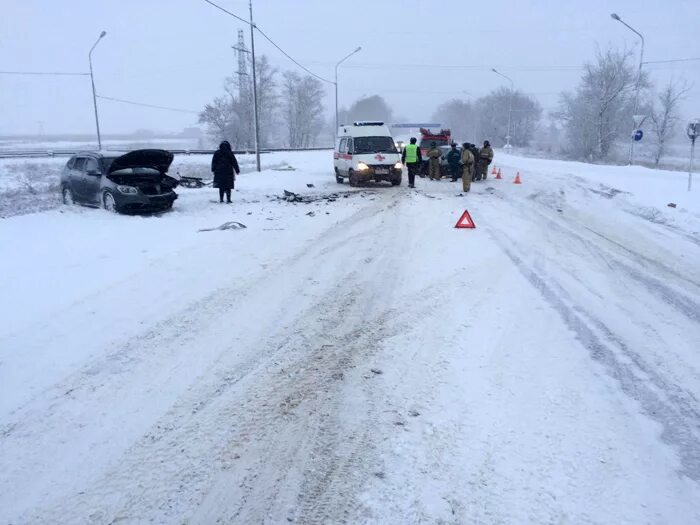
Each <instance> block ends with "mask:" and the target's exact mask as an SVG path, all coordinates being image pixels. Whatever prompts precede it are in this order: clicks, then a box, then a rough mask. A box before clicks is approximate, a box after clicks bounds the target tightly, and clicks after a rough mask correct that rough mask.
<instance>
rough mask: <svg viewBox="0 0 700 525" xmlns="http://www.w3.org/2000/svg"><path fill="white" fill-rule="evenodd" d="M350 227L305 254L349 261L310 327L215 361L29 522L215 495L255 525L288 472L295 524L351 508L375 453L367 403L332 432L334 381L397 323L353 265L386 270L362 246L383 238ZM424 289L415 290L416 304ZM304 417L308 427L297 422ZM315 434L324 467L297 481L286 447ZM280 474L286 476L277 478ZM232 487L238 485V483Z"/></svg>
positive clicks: (180, 510)
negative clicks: (295, 487) (364, 239)
mask: <svg viewBox="0 0 700 525" xmlns="http://www.w3.org/2000/svg"><path fill="white" fill-rule="evenodd" d="M371 226H372V225H369V226H368V229H370V230H371ZM375 230H376V226H375ZM387 231H388V230H387ZM392 233H394V232H391V233H389V235H391V234H392ZM349 235H353V236H354V235H356V232H355V231H351V230H347V231H343V230H339V231H338V233H337V234H333V235H329V239H326V240H324V242H322V243H321V246H319V247H318V249H314V250H313V253H309V254H307V255H308V257H309V258H310V259H313V257H314V255H315V254H316V253H320V251H324V250H326V252H325V253H326V254H327V255H328V254H330V252H328V251H327V250H328V248H329V246H330V245H331V244H335V245H336V250H343V249H344V250H346V251H347V252H348V254H347V256H346V257H344V260H347V261H348V265H349V266H351V268H348V270H347V271H346V272H345V274H344V275H343V274H341V275H339V276H338V277H339V284H338V285H337V286H336V288H335V289H334V290H333V291H332V292H331V293H330V294H329V295H327V296H324V297H322V298H321V299H320V300H319V301H317V302H315V303H314V304H313V305H311V307H310V309H308V310H305V311H302V312H299V313H298V314H297V316H296V320H297V322H298V324H299V325H304V323H305V320H307V321H306V324H307V325H308V319H317V320H318V321H317V322H316V323H314V325H312V326H305V331H306V333H304V331H301V330H295V331H293V332H292V333H291V334H290V333H288V332H286V331H285V329H284V327H282V328H277V329H276V330H275V331H274V332H273V333H271V334H270V336H269V337H268V339H267V341H266V342H265V343H263V344H262V348H260V349H259V350H260V351H259V352H258V353H259V357H258V359H252V360H249V361H244V362H243V363H241V362H240V361H239V360H233V359H231V360H230V361H231V362H228V363H227V360H226V359H225V356H224V357H222V358H221V359H220V360H219V361H218V362H217V363H216V367H215V368H214V367H213V365H212V372H215V373H211V374H209V375H207V376H206V377H203V378H202V379H200V381H199V382H198V384H196V385H193V386H192V387H191V388H190V389H189V390H188V391H187V392H186V393H185V395H184V396H181V398H180V399H179V400H178V402H177V403H176V404H175V405H174V406H173V407H172V408H171V410H170V411H169V412H168V413H167V414H166V415H165V416H163V417H162V418H160V420H159V421H158V422H157V423H156V424H155V425H154V426H153V427H152V429H151V430H150V431H149V432H148V433H146V434H145V435H144V436H143V437H142V438H141V439H140V440H139V441H138V442H137V443H135V444H134V445H133V446H132V447H131V449H130V450H128V451H127V452H126V453H125V454H124V455H123V456H122V457H121V459H120V461H119V463H118V464H116V465H114V466H113V467H112V468H110V469H109V470H108V471H106V472H105V473H104V475H102V476H101V477H100V478H98V479H95V480H93V481H91V482H90V484H89V488H86V489H85V490H83V491H81V493H79V494H75V495H73V496H72V497H70V498H68V499H67V500H65V501H57V502H54V503H53V504H52V503H50V502H47V506H46V507H45V508H43V509H41V510H40V509H37V510H36V511H35V512H31V513H29V514H27V515H26V516H25V518H26V519H27V520H28V521H51V516H62V517H65V519H66V521H88V522H109V521H116V520H131V521H144V520H148V519H151V520H154V519H155V520H156V521H162V520H164V519H165V520H166V521H167V520H168V519H175V517H182V516H186V515H188V514H189V513H191V512H192V511H193V509H195V508H197V507H198V506H199V505H200V504H201V502H202V500H204V499H205V498H206V500H207V501H213V502H215V503H217V504H215V505H214V506H213V508H210V509H209V510H210V513H209V514H208V515H209V516H217V517H218V518H219V519H220V521H223V522H227V521H230V520H229V519H228V518H231V517H236V516H237V517H238V518H239V519H240V520H242V521H245V522H249V521H251V520H252V521H254V522H259V521H264V520H265V516H267V515H268V514H269V513H270V512H272V509H275V508H277V507H276V503H277V502H278V501H279V499H276V498H275V497H274V495H275V494H278V495H279V496H280V497H285V495H286V497H288V496H289V495H288V491H289V486H288V485H287V483H285V479H286V478H285V476H287V477H288V478H289V481H290V482H291V481H293V480H294V478H298V479H303V482H300V483H301V485H300V486H302V487H303V489H302V490H301V492H300V494H299V500H298V502H297V503H296V508H297V509H298V510H297V511H296V512H298V515H299V516H300V519H301V520H302V521H303V520H307V521H311V522H313V521H314V520H317V519H318V520H320V521H325V520H326V518H324V517H328V516H330V517H332V518H330V520H331V521H335V520H336V519H338V520H340V516H341V515H345V512H346V511H347V512H348V513H352V512H355V511H356V509H357V503H353V492H355V491H357V490H359V485H360V484H361V482H362V473H363V472H364V471H363V468H364V467H363V466H364V465H367V462H368V461H369V459H368V458H369V457H370V456H371V447H370V446H369V445H368V441H367V440H368V437H369V436H370V435H371V434H372V427H371V420H370V413H371V411H372V406H371V404H369V405H368V406H367V411H366V412H365V415H364V416H363V418H362V421H363V423H362V424H361V425H359V426H358V428H356V429H355V430H353V431H351V432H348V433H347V434H342V433H338V431H337V430H334V428H335V426H336V425H335V424H334V418H335V417H338V414H337V413H336V411H337V408H338V405H337V404H336V401H335V399H336V395H337V391H338V390H337V389H338V386H339V385H341V384H342V383H343V376H344V374H345V373H346V372H347V370H348V368H352V367H353V366H355V364H356V363H358V362H362V361H363V360H364V359H366V358H367V357H368V356H370V355H371V354H372V352H374V351H376V349H377V348H378V347H379V346H380V344H381V341H382V340H383V339H384V338H386V337H390V336H391V335H392V334H393V333H394V331H395V330H399V329H400V328H401V326H402V324H401V322H398V321H397V320H396V318H397V315H396V314H397V313H396V312H395V311H393V310H392V309H389V310H385V309H383V308H381V303H382V302H383V301H384V300H385V295H386V293H387V290H386V289H381V288H378V287H375V286H367V283H365V282H363V281H362V280H361V279H358V274H357V269H356V267H361V269H362V272H363V273H364V272H367V273H368V274H369V275H373V276H384V277H387V278H389V277H390V276H391V275H392V274H393V272H392V271H391V270H392V267H391V265H388V264H386V261H385V260H383V259H382V258H381V257H379V258H372V257H365V256H364V254H365V253H370V252H372V251H373V252H374V253H379V254H382V253H383V251H384V250H385V248H386V245H388V244H389V243H390V241H391V237H389V238H388V239H387V238H384V237H382V236H380V235H375V236H374V237H372V236H369V238H372V239H373V242H372V244H369V245H368V246H367V247H366V248H365V249H364V250H362V251H359V252H358V251H357V250H356V249H353V248H352V246H350V245H347V244H346V243H345V242H343V240H344V238H347V237H348V236H349ZM385 235H386V234H385ZM327 241H328V242H327ZM401 241H405V239H401ZM397 242H398V241H397ZM336 255H338V253H336ZM389 255H391V254H389ZM304 262H306V260H305V261H304ZM292 266H294V265H292ZM287 270H289V268H287ZM431 293H432V292H430V291H427V292H426V291H423V292H421V294H420V296H421V299H422V301H421V302H422V303H423V304H425V302H426V301H429V300H430V297H431ZM292 295H293V294H292ZM249 299H251V297H249ZM205 304H206V303H205ZM373 304H374V305H375V307H372V305H373ZM226 308H227V307H226V306H224V307H223V311H225V310H226ZM389 321H391V326H388V325H387V323H388V322H389ZM200 333H201V331H200ZM329 341H330V344H333V345H334V347H333V348H336V347H337V348H341V349H342V350H338V351H328V349H327V347H324V345H325V344H329ZM241 365H242V366H241ZM319 414H320V415H319ZM307 422H308V423H311V424H312V425H313V429H308V428H305V425H306V424H307ZM313 436H315V439H313V440H312V442H313V443H314V445H313V447H312V448H311V449H310V451H311V452H312V454H311V457H318V458H323V459H322V462H321V464H320V466H319V465H316V466H313V465H310V466H308V467H307V468H306V470H304V473H303V476H302V478H299V474H298V472H297V468H298V467H299V466H300V463H299V461H296V462H295V461H293V460H290V461H287V462H285V458H294V450H293V448H294V447H300V448H301V450H303V446H304V442H305V441H306V438H310V437H313ZM284 438H292V439H290V440H287V439H284ZM350 438H352V439H350ZM353 443H354V445H353ZM247 447H248V448H249V450H250V453H251V455H252V456H253V457H257V458H259V462H258V463H254V464H251V465H248V475H246V476H244V477H241V476H240V474H241V470H240V468H242V467H238V468H237V465H238V464H239V463H241V464H243V463H244V462H243V461H240V458H239V459H237V458H236V456H237V455H238V456H243V457H246V448H247ZM250 447H252V448H250ZM290 447H291V448H290ZM330 451H335V454H331V453H330ZM258 452H259V453H258ZM297 459H298V458H297ZM275 461H276V463H275ZM301 464H302V465H303V464H304V463H301ZM265 469H267V470H265ZM285 472H289V473H290V474H288V475H287V474H281V473H285ZM218 476H223V478H224V479H223V481H220V482H218V483H217V482H216V481H215V479H216V478H217V477H218ZM280 478H282V479H280ZM231 483H236V484H237V485H238V486H237V487H235V489H234V488H232V487H231ZM212 485H213V486H215V487H219V493H220V494H221V495H222V498H217V497H211V498H210V497H209V496H207V494H210V489H211V487H212ZM213 492H214V494H215V493H217V490H214V491H213ZM270 495H272V496H270ZM237 501H240V502H241V505H242V506H241V507H240V508H239V510H238V511H235V510H234V509H232V507H235V506H236V504H235V503H236V502H237ZM228 511H233V513H229V512H228ZM247 518H250V519H247ZM205 521H208V520H205Z"/></svg>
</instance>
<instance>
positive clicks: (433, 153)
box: [428, 142, 442, 180]
mask: <svg viewBox="0 0 700 525" xmlns="http://www.w3.org/2000/svg"><path fill="white" fill-rule="evenodd" d="M441 157H442V152H441V151H440V148H438V147H437V142H431V143H430V149H429V150H428V177H430V180H440V179H441V177H440V158H441Z"/></svg>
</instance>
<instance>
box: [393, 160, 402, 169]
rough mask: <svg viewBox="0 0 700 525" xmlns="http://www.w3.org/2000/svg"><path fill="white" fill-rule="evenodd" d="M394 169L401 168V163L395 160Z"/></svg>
mask: <svg viewBox="0 0 700 525" xmlns="http://www.w3.org/2000/svg"><path fill="white" fill-rule="evenodd" d="M394 169H395V170H400V169H403V164H401V163H400V162H397V163H396V164H394Z"/></svg>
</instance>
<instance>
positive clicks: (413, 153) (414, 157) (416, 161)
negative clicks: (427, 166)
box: [401, 137, 423, 188]
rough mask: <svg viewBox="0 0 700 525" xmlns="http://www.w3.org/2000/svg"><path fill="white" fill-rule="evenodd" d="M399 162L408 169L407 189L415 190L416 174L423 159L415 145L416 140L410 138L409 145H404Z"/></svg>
mask: <svg viewBox="0 0 700 525" xmlns="http://www.w3.org/2000/svg"><path fill="white" fill-rule="evenodd" d="M401 162H403V163H404V164H405V165H406V168H408V187H409V188H415V187H416V186H415V184H416V173H418V171H419V170H420V166H421V163H422V162H423V159H422V158H421V155H420V148H419V147H418V146H417V145H416V138H415V137H411V143H410V144H406V146H405V147H404V149H403V153H402V154H401Z"/></svg>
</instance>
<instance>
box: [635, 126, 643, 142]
mask: <svg viewBox="0 0 700 525" xmlns="http://www.w3.org/2000/svg"><path fill="white" fill-rule="evenodd" d="M643 136H644V132H643V131H642V130H641V129H638V130H637V131H635V132H634V136H633V138H634V140H635V141H637V142H639V141H640V140H642V137H643Z"/></svg>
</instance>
